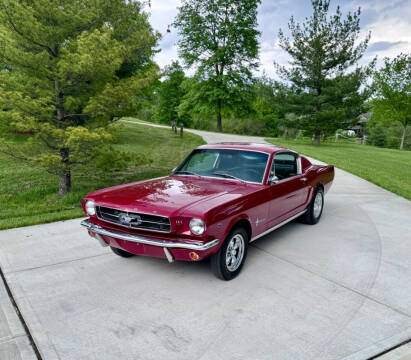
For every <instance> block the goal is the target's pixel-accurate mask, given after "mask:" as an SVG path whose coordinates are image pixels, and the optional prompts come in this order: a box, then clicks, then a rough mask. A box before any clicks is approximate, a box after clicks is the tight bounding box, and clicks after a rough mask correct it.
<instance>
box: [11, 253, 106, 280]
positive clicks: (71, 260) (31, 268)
mask: <svg viewBox="0 0 411 360" xmlns="http://www.w3.org/2000/svg"><path fill="white" fill-rule="evenodd" d="M107 255H110V254H109V253H107V254H97V255H90V256H84V257H81V258H77V259H70V260H64V261H58V262H55V263H52V264H45V265H41V266H34V267H30V268H26V269H19V270H10V271H6V272H5V275H8V274H10V275H11V274H18V273H22V272H25V271H31V270H38V269H44V268H47V267H50V266H56V265H62V264H68V263H72V262H76V261H81V260H85V259H92V258H96V257H99V256H107Z"/></svg>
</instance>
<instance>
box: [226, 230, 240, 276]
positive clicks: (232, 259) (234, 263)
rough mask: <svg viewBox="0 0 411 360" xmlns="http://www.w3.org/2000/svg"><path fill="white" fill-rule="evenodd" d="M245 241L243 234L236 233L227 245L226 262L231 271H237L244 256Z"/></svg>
mask: <svg viewBox="0 0 411 360" xmlns="http://www.w3.org/2000/svg"><path fill="white" fill-rule="evenodd" d="M244 249H245V243H244V238H243V236H242V235H241V234H236V235H234V236H233V237H232V238H231V240H230V242H229V243H228V246H227V251H226V257H225V264H226V266H227V269H228V270H229V271H236V270H237V269H238V267H239V266H240V265H241V262H242V261H243V257H244Z"/></svg>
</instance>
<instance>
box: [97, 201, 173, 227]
mask: <svg viewBox="0 0 411 360" xmlns="http://www.w3.org/2000/svg"><path fill="white" fill-rule="evenodd" d="M96 213H97V217H98V218H99V219H101V220H104V221H108V222H110V223H113V224H118V225H121V226H126V227H128V228H133V229H144V230H155V231H164V232H170V230H171V225H170V219H169V218H168V217H164V216H158V215H149V214H142V213H135V212H127V211H122V210H117V209H112V208H108V207H104V206H96Z"/></svg>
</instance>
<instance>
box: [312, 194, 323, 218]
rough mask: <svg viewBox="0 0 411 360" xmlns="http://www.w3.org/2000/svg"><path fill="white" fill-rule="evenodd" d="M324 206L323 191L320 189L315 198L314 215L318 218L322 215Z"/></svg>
mask: <svg viewBox="0 0 411 360" xmlns="http://www.w3.org/2000/svg"><path fill="white" fill-rule="evenodd" d="M322 208H323V194H322V192H320V191H319V192H318V193H317V195H315V199H314V217H315V218H316V219H317V218H318V217H319V216H320V214H321V210H322Z"/></svg>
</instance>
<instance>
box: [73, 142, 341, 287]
mask: <svg viewBox="0 0 411 360" xmlns="http://www.w3.org/2000/svg"><path fill="white" fill-rule="evenodd" d="M333 179H334V167H333V166H332V165H328V166H320V165H312V164H311V162H310V161H309V160H308V159H306V158H305V157H303V156H300V155H299V154H297V153H295V152H294V151H291V150H288V149H286V148H282V147H278V146H274V145H269V144H248V143H220V144H212V145H203V146H200V147H198V148H197V149H195V150H194V151H192V152H191V154H189V155H188V156H187V158H186V159H185V160H184V161H183V162H182V163H181V164H180V165H179V166H178V167H177V168H176V169H174V170H173V172H172V174H171V175H170V176H166V177H162V178H157V179H152V180H144V181H139V182H135V183H131V184H126V185H120V186H114V187H111V188H108V189H103V190H98V191H94V192H92V193H91V194H89V195H87V196H86V197H85V198H84V200H83V203H82V205H83V209H84V211H85V213H86V214H87V215H88V216H89V219H88V220H84V221H82V223H81V225H83V226H84V227H86V228H87V229H88V232H89V234H90V236H92V237H93V238H95V239H97V240H98V241H99V242H100V243H101V244H102V245H103V246H110V247H111V249H112V250H113V252H114V253H115V254H117V255H119V256H122V257H130V256H133V255H147V256H155V257H160V258H167V260H168V261H169V262H172V261H174V259H177V260H187V261H199V260H203V259H205V258H208V257H211V269H212V271H213V272H214V274H215V275H216V276H217V277H219V278H221V279H224V280H230V279H232V278H234V277H235V276H236V275H237V274H238V273H239V272H240V271H241V268H242V266H243V264H244V261H245V259H246V256H247V247H248V244H249V243H250V242H251V241H254V240H256V239H257V238H259V237H261V236H263V235H265V234H267V233H269V232H270V231H272V230H275V229H277V228H278V227H280V226H281V225H284V224H286V223H287V222H289V221H291V220H293V219H296V218H300V219H301V220H302V221H303V222H304V223H307V224H316V223H317V222H318V221H319V220H320V217H321V214H322V211H323V206H324V194H325V193H326V192H327V191H328V189H329V188H330V186H331V184H332V181H333Z"/></svg>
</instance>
